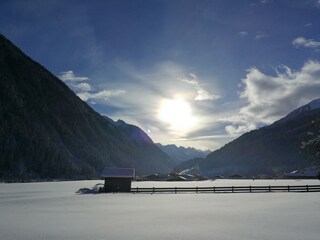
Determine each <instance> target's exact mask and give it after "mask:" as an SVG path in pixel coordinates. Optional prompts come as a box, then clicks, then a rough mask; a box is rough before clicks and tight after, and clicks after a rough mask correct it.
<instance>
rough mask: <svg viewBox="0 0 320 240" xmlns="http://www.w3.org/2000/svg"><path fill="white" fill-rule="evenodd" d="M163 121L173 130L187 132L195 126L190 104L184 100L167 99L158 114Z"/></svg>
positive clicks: (162, 103)
mask: <svg viewBox="0 0 320 240" xmlns="http://www.w3.org/2000/svg"><path fill="white" fill-rule="evenodd" d="M158 117H159V119H160V120H161V121H163V122H166V123H168V124H169V126H170V128H171V129H172V130H176V131H179V132H181V131H187V130H189V129H190V128H191V127H192V126H193V124H194V118H193V116H192V110H191V107H190V104H189V103H188V102H186V101H185V100H183V99H165V100H163V101H162V102H161V104H160V107H159V112H158Z"/></svg>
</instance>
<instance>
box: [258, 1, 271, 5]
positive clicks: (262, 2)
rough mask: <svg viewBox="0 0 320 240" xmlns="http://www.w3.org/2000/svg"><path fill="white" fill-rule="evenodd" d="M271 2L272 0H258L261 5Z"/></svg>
mask: <svg viewBox="0 0 320 240" xmlns="http://www.w3.org/2000/svg"><path fill="white" fill-rule="evenodd" d="M272 2H273V0H260V3H261V4H262V5H265V4H267V3H272Z"/></svg>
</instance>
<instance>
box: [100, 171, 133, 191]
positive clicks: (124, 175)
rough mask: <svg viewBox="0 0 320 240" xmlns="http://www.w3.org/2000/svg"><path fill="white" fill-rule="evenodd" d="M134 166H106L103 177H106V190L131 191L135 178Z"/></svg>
mask: <svg viewBox="0 0 320 240" xmlns="http://www.w3.org/2000/svg"><path fill="white" fill-rule="evenodd" d="M134 174H135V170H134V168H105V169H104V170H103V171H102V174H101V177H103V178H104V190H105V191H106V192H130V190H131V182H132V179H133V178H134Z"/></svg>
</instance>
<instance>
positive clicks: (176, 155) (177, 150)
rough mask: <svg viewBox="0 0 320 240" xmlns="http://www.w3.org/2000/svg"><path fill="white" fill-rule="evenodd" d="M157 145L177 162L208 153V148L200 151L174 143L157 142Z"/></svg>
mask: <svg viewBox="0 0 320 240" xmlns="http://www.w3.org/2000/svg"><path fill="white" fill-rule="evenodd" d="M157 146H158V147H159V148H160V149H161V150H162V151H163V152H165V153H166V154H167V155H169V157H170V158H171V159H172V160H174V161H175V162H176V163H177V164H179V163H182V162H184V161H187V160H190V159H193V158H204V157H206V156H207V155H208V154H209V153H211V151H210V150H206V151H202V150H199V149H195V148H192V147H187V148H185V147H182V146H180V147H177V146H176V145H175V144H169V145H162V144H160V143H157Z"/></svg>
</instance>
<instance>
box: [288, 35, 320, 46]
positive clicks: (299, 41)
mask: <svg viewBox="0 0 320 240" xmlns="http://www.w3.org/2000/svg"><path fill="white" fill-rule="evenodd" d="M292 45H293V46H294V47H297V48H298V47H305V48H319V47H320V42H317V41H315V40H313V39H306V38H304V37H298V38H296V39H294V40H293V41H292Z"/></svg>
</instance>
